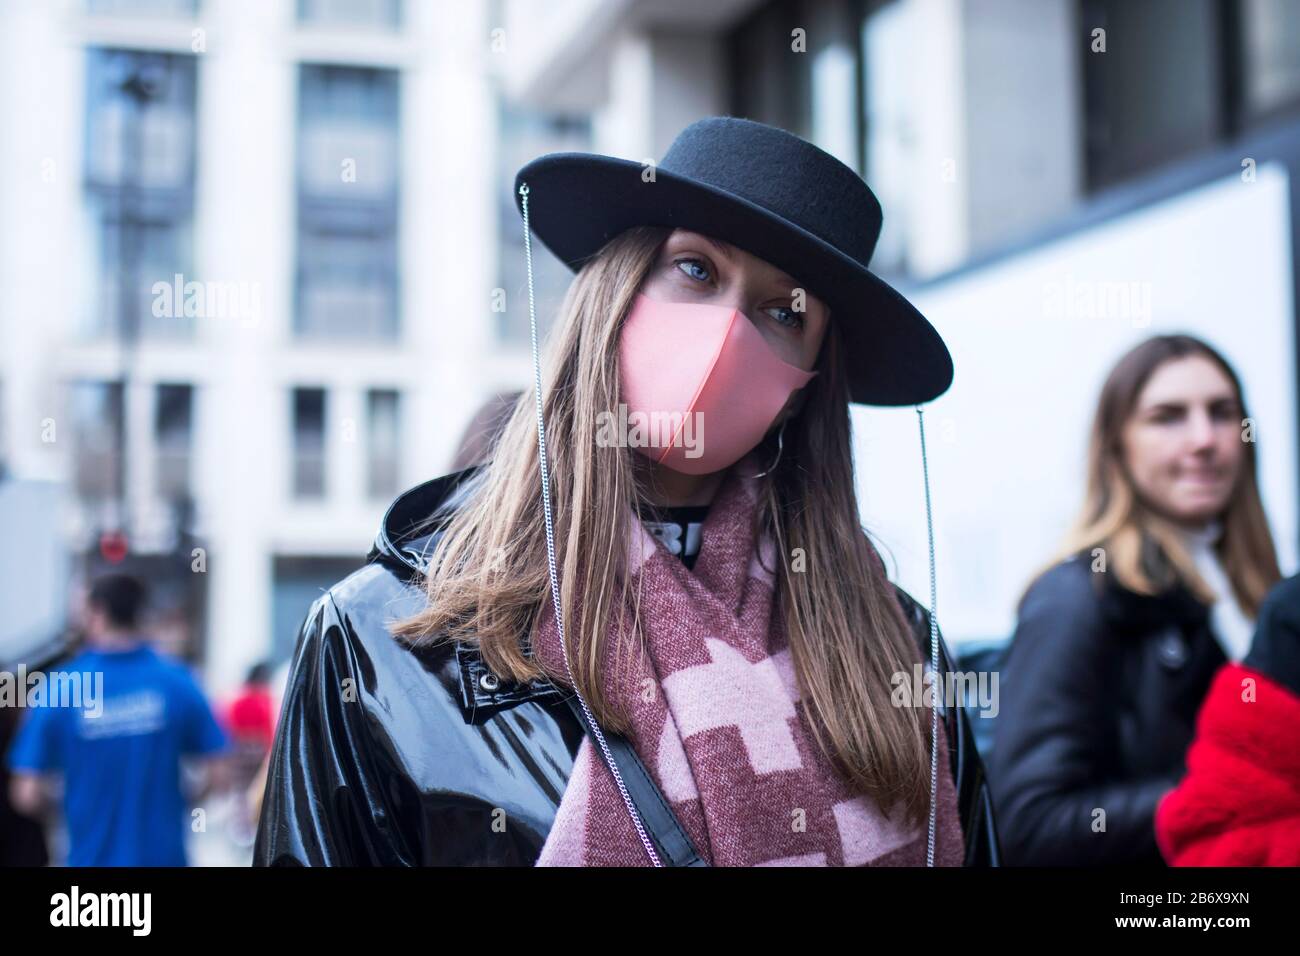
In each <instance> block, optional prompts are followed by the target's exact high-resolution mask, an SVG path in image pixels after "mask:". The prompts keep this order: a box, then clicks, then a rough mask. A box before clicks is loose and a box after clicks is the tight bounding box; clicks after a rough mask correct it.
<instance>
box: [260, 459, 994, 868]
mask: <svg viewBox="0 0 1300 956" xmlns="http://www.w3.org/2000/svg"><path fill="white" fill-rule="evenodd" d="M476 473H477V469H475V468H471V469H466V470H465V471H461V472H457V473H454V474H451V475H447V476H444V477H442V478H436V479H434V480H432V481H429V482H426V483H424V484H422V485H419V486H418V487H416V488H414V489H412V490H410V491H408V492H406V493H405V494H403V495H401V496H400V497H399V498H398V499H397V500H396V501H395V502H394V503H393V505H392V506H391V507H390V508H389V510H388V513H387V514H386V515H385V517H384V521H383V525H382V527H381V528H380V530H379V534H378V536H377V537H376V539H375V543H374V546H373V547H372V548H371V551H370V554H369V556H368V559H367V563H366V565H365V567H363V568H362V569H360V570H358V571H356V572H355V573H353V574H351V575H349V576H348V577H347V578H346V579H344V580H343V581H342V582H340V583H339V584H336V585H335V586H334V587H332V588H331V589H330V590H329V591H328V592H327V593H326V594H324V595H322V596H321V597H320V598H319V599H318V600H317V601H316V602H315V603H314V604H313V605H312V608H311V611H310V612H309V613H308V615H307V619H306V621H305V622H304V624H303V628H302V633H301V635H300V636H299V640H298V646H297V650H296V652H295V655H294V661H293V667H292V670H291V673H290V677H289V682H288V686H287V688H286V691H285V695H284V702H283V706H282V709H281V714H280V720H279V726H278V729H277V731H276V738H275V745H274V748H273V749H272V752H271V757H270V766H269V770H268V773H267V782H266V791H265V795H264V797H263V802H262V814H261V820H260V823H259V826H258V832H257V841H256V844H255V846H254V851H253V862H254V865H255V866H276V865H307V866H321V865H334V866H363V865H364V866H425V865H440V866H447V865H532V864H533V863H534V861H535V860H536V859H537V856H538V855H539V854H540V852H541V848H542V844H543V843H544V842H545V840H546V835H547V833H548V831H549V830H550V828H551V824H552V822H553V821H554V819H555V814H556V810H557V808H558V806H559V803H560V797H561V796H562V795H563V793H564V789H565V785H566V783H567V781H568V777H569V772H570V770H571V769H572V766H573V761H574V757H575V756H576V753H577V749H578V745H579V743H580V742H581V740H582V736H583V731H582V729H581V727H580V726H579V724H578V722H577V719H576V718H575V717H574V715H573V713H572V712H571V711H570V710H569V708H568V706H567V705H566V704H565V703H564V699H563V697H562V696H561V693H560V691H559V690H558V689H557V688H555V687H554V686H552V685H550V684H545V683H534V684H530V685H523V686H521V685H510V684H507V683H504V682H500V681H498V679H497V678H496V677H495V676H494V675H493V674H491V673H490V672H489V671H488V670H487V669H486V667H485V666H484V665H483V662H482V661H481V660H480V659H479V657H478V654H477V653H476V651H475V649H474V648H473V647H472V646H470V645H466V644H455V645H452V644H446V643H444V644H441V645H439V646H437V647H433V648H421V649H416V650H412V649H410V648H408V647H407V646H406V645H404V644H402V643H399V642H398V641H396V640H395V639H394V638H393V637H392V636H391V635H390V633H389V631H388V625H389V623H390V622H392V621H395V620H397V619H400V618H403V617H406V616H408V615H410V614H412V613H415V612H416V611H418V610H420V609H421V608H422V607H423V606H424V602H425V595H424V591H423V588H422V573H423V569H424V567H425V565H426V560H427V556H428V555H430V554H431V553H432V551H433V548H434V546H435V545H436V543H437V540H438V535H439V532H438V531H437V530H436V527H435V528H434V529H433V530H429V528H428V525H427V523H426V519H427V518H428V517H429V516H430V515H432V514H433V513H434V512H435V511H444V512H445V511H450V510H452V509H454V508H455V507H456V506H457V505H458V504H459V503H460V502H461V501H463V500H464V497H465V495H466V492H467V489H468V488H469V487H470V485H471V482H470V481H468V480H467V479H470V478H471V477H472V476H473V475H474V474H476ZM422 525H423V528H424V530H420V527H421V526H422ZM899 599H900V601H901V602H902V603H903V606H904V609H905V610H906V612H907V613H908V615H909V616H910V618H911V621H912V623H913V627H914V629H915V632H916V635H917V640H918V642H919V643H920V644H921V646H922V648H923V649H924V652H925V653H926V654H927V656H928V649H929V636H930V635H929V615H928V614H927V612H926V611H925V610H924V609H922V608H921V607H920V606H918V605H917V604H916V602H915V601H913V600H912V599H911V598H910V597H908V596H907V595H906V594H905V593H904V592H902V591H899ZM941 654H942V657H941V660H940V668H941V669H942V670H945V671H946V670H950V669H951V668H950V665H949V664H948V658H947V648H946V647H942V646H941ZM941 714H942V716H943V720H942V726H943V727H945V728H946V730H947V733H948V740H949V750H950V752H951V758H952V772H953V778H954V782H955V784H956V789H957V794H958V801H959V805H960V814H961V822H962V830H963V832H964V834H965V838H966V863H967V865H998V863H999V857H1000V851H999V848H998V842H997V832H996V827H995V825H994V820H993V807H992V801H991V799H990V796H989V792H988V788H987V785H986V783H985V778H984V768H983V765H982V763H981V761H980V758H979V756H978V754H977V753H976V750H975V743H974V738H973V736H972V733H971V729H970V727H969V725H968V723H967V718H966V716H965V713H964V711H962V710H961V709H960V708H955V709H949V710H947V711H944V710H942V709H941Z"/></svg>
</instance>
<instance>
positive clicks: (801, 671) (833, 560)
mask: <svg viewBox="0 0 1300 956" xmlns="http://www.w3.org/2000/svg"><path fill="white" fill-rule="evenodd" d="M670 231H671V230H670V229H668V228H666V227H648V226H645V227H634V228H632V229H629V230H627V231H626V232H624V233H622V234H620V235H619V236H617V237H616V238H614V239H613V240H611V241H610V242H609V243H607V244H606V246H605V247H604V248H603V249H602V250H601V252H600V253H599V254H598V255H597V256H595V257H594V258H593V259H592V260H591V261H590V262H588V263H587V264H585V265H584V267H583V269H582V270H581V271H580V272H579V274H578V275H577V276H576V277H575V279H574V280H573V282H572V284H571V285H570V287H569V290H568V293H567V295H566V296H565V299H564V303H563V305H562V306H561V314H560V317H559V319H560V321H559V322H558V323H557V327H556V329H555V330H554V331H553V332H552V334H551V336H550V340H549V342H548V346H547V356H546V358H545V360H544V370H545V375H546V379H545V381H544V394H545V408H544V412H545V416H546V423H547V455H548V459H549V464H550V474H551V478H552V484H553V487H552V489H551V495H552V517H553V522H554V529H555V541H556V544H557V555H556V557H557V561H558V564H559V571H560V581H561V598H560V601H561V606H562V611H563V615H564V619H565V622H566V625H567V626H566V628H565V636H566V640H567V641H568V644H569V648H568V650H569V659H570V662H571V664H572V667H573V671H574V674H573V677H574V682H575V683H576V684H577V686H578V689H579V690H580V691H581V692H582V694H583V696H584V697H585V698H586V699H587V701H588V703H589V704H590V705H591V707H592V710H593V712H594V713H595V715H596V718H597V720H598V721H599V722H600V723H601V725H602V726H603V727H606V728H608V729H610V730H613V731H615V732H619V733H626V732H627V730H628V729H629V724H628V721H627V718H626V716H625V715H624V714H621V713H618V712H617V710H616V708H615V707H614V706H613V704H612V703H611V699H610V697H609V695H608V694H607V693H606V687H607V686H608V685H607V684H606V682H605V680H604V679H603V673H602V671H603V667H602V661H603V660H604V657H603V653H602V651H603V643H604V641H605V639H606V633H607V630H606V626H605V622H606V621H608V620H610V619H611V616H612V615H614V614H615V613H619V614H620V615H622V609H623V608H625V607H629V606H630V607H631V608H632V617H631V621H630V622H629V623H630V625H631V626H632V628H633V629H634V632H635V633H636V634H637V635H638V636H639V639H640V640H644V635H643V634H642V633H641V629H640V626H639V614H638V613H637V612H639V608H640V601H639V595H636V596H632V595H630V593H629V585H628V583H627V575H626V574H624V570H625V568H624V561H625V554H626V547H625V546H623V545H622V544H621V543H622V542H625V541H627V540H628V537H627V535H628V534H629V533H630V531H631V527H630V522H631V521H632V520H635V518H634V515H640V514H642V513H643V511H642V507H643V506H642V504H641V502H642V500H643V499H642V497H641V496H642V493H643V489H642V488H641V487H640V486H639V479H638V476H637V472H636V470H635V469H634V466H633V463H632V459H631V456H632V455H633V454H635V452H633V451H632V450H631V449H626V448H608V447H605V448H597V443H596V442H595V440H594V437H593V436H595V435H596V434H597V425H598V421H599V419H598V417H597V416H598V415H599V414H600V413H601V412H602V411H606V412H612V411H614V410H615V409H616V408H617V404H618V400H619V398H618V397H619V370H618V362H617V356H618V348H617V344H618V337H619V332H620V330H621V328H622V323H623V321H624V319H625V317H626V315H627V312H628V310H629V308H630V307H631V304H632V302H633V299H634V297H635V294H636V292H637V291H638V289H639V287H640V285H641V282H642V280H643V279H644V278H645V276H646V274H647V272H648V271H649V269H650V268H651V266H652V265H653V263H654V261H655V259H656V256H657V255H658V250H659V248H660V246H661V245H662V243H663V241H664V240H665V239H666V238H667V236H668V234H669V232H670ZM841 348H842V347H841V345H840V342H839V338H838V334H837V332H836V327H835V322H834V321H832V322H831V323H830V324H829V326H828V330H827V337H826V339H825V341H824V343H823V347H822V349H821V352H820V354H819V356H818V361H817V366H816V368H817V369H818V371H819V372H820V373H821V374H819V375H817V377H816V378H815V379H814V380H813V382H812V383H811V384H810V385H809V386H808V387H807V396H806V401H805V404H804V406H803V408H802V409H801V411H800V412H799V414H798V415H797V416H795V417H794V418H791V419H790V420H789V421H788V422H787V425H786V428H785V434H784V449H783V451H782V453H781V458H780V462H779V467H778V468H777V469H775V470H774V471H773V472H772V473H771V474H770V475H769V476H768V477H767V478H766V479H765V480H764V484H765V491H764V493H763V495H762V499H761V502H760V508H759V518H758V520H759V521H760V527H761V528H766V529H767V530H768V531H769V532H770V533H771V534H772V535H773V536H774V541H775V543H776V545H777V547H776V551H777V553H778V554H779V555H780V556H781V561H780V566H779V567H778V569H777V579H778V595H779V596H780V599H781V601H782V607H783V608H784V613H785V616H786V625H787V632H788V634H789V636H790V648H791V654H792V658H793V661H794V665H795V670H796V673H797V675H798V680H799V686H800V690H801V700H800V706H801V707H803V708H804V713H805V715H806V716H807V718H808V721H809V724H810V725H811V727H812V728H813V732H814V735H815V737H816V739H817V741H818V745H819V746H820V747H821V748H822V750H823V752H825V753H826V754H827V756H828V758H830V759H831V760H832V761H833V762H834V764H835V765H836V766H837V767H838V768H839V770H840V771H841V772H842V773H843V774H844V775H845V778H846V780H847V781H848V783H849V785H850V786H852V787H853V788H854V789H855V790H856V791H857V792H860V793H864V794H869V795H871V796H872V797H874V798H875V799H876V801H877V802H878V803H879V805H880V806H881V807H882V808H884V810H885V811H886V812H888V811H890V809H891V808H893V807H894V806H896V805H901V806H903V807H904V811H903V812H904V815H905V816H907V817H909V818H910V819H914V820H918V821H919V820H922V819H924V817H925V815H926V814H927V813H928V810H929V773H928V770H929V735H928V726H929V718H928V710H926V709H925V708H924V707H898V706H894V705H893V704H892V703H891V678H892V677H893V675H896V674H899V673H905V674H907V675H909V677H910V675H911V673H912V666H913V664H915V663H916V662H918V661H920V660H921V655H920V651H919V649H918V646H917V644H916V643H915V641H914V640H913V638H912V636H911V634H910V628H909V625H908V624H907V622H906V621H905V620H904V617H903V614H902V610H901V608H900V606H899V604H898V601H897V598H896V595H895V593H894V591H893V586H892V585H891V584H890V583H889V581H888V579H887V577H886V575H885V571H884V565H883V562H881V561H880V559H879V557H878V555H877V553H876V551H875V549H874V547H873V546H872V545H871V543H870V542H869V541H868V539H867V537H866V534H865V533H864V531H863V528H862V526H861V525H860V524H859V521H858V508H857V500H856V495H855V491H854V481H853V462H852V456H851V445H850V425H849V409H848V386H847V380H846V378H845V375H844V372H843V369H842V366H841V361H842V360H841V355H840V352H841ZM535 401H536V399H535V398H534V396H533V394H532V391H531V389H530V390H529V391H528V392H526V393H525V394H524V395H523V396H521V397H520V399H519V400H518V402H517V404H516V406H515V409H514V413H513V414H512V415H511V417H510V419H509V421H508V422H507V424H506V426H505V428H504V430H503V432H502V435H501V437H500V440H499V442H498V444H497V446H496V448H497V453H496V454H495V456H494V457H493V459H492V460H491V461H490V463H489V464H488V465H487V466H485V473H484V474H483V476H482V483H481V485H479V486H478V488H477V490H476V491H475V492H473V494H472V499H471V500H470V501H469V502H467V504H466V505H465V506H464V507H462V508H461V509H460V510H458V512H457V513H456V514H455V515H454V516H453V517H451V518H450V520H449V522H448V524H447V526H446V528H445V531H444V535H443V537H442V539H441V541H440V542H439V545H438V547H437V548H436V549H435V552H434V555H433V559H432V562H431V566H430V570H429V573H428V575H427V591H428V596H429V603H428V607H427V609H426V610H424V611H423V612H422V613H420V614H418V615H416V616H415V617H412V618H410V619H408V620H405V621H402V622H399V623H398V624H397V625H396V626H395V628H394V633H395V634H396V635H397V636H399V637H401V638H403V639H405V640H408V641H411V642H413V643H421V642H434V641H444V640H459V641H473V642H477V643H478V645H479V646H480V650H481V654H482V657H483V660H484V662H485V664H486V665H487V666H488V667H489V668H490V669H491V670H492V671H493V672H495V673H496V674H497V675H498V676H500V677H502V678H505V679H509V680H514V681H528V680H533V679H537V678H542V677H544V678H546V679H550V680H553V681H555V682H556V683H559V684H561V685H565V686H567V685H568V683H569V681H568V678H567V676H566V675H564V674H550V673H544V668H543V667H542V666H541V664H540V662H539V661H538V659H537V658H536V657H535V656H532V657H530V656H528V655H526V654H525V651H524V649H523V647H522V646H521V639H522V638H523V637H524V636H525V635H528V634H531V633H532V629H533V627H534V624H535V617H536V614H537V613H538V611H539V608H540V607H541V605H542V601H543V598H544V596H545V595H546V594H547V593H548V592H549V579H548V573H547V557H546V538H545V525H544V520H543V515H542V508H541V505H540V493H539V489H538V475H539V469H538V458H537V430H536V424H537V423H536V417H535ZM771 439H772V436H771V435H770V434H769V436H768V438H767V439H765V441H764V443H763V444H762V446H761V450H760V454H761V455H764V456H765V457H764V459H763V460H764V461H771V460H772V459H773V458H774V457H775V452H776V447H775V444H774V443H773V442H772V440H771ZM793 549H803V554H802V555H801V557H802V558H803V560H804V561H805V562H806V569H807V570H806V571H803V572H802V573H800V572H799V571H796V572H791V569H790V558H791V553H792V550H793ZM580 559H582V560H580ZM578 596H580V598H581V600H580V602H578V601H576V600H575V598H577V597H578ZM630 598H631V600H629V599H630ZM575 615H577V616H576V617H575ZM621 619H623V620H627V619H626V618H621ZM619 650H620V653H621V651H622V648H620V649H619Z"/></svg>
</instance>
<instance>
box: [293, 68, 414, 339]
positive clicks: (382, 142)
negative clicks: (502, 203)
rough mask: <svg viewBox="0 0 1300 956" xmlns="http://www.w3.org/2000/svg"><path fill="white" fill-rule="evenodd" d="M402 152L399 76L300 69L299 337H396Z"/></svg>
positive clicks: (352, 70)
mask: <svg viewBox="0 0 1300 956" xmlns="http://www.w3.org/2000/svg"><path fill="white" fill-rule="evenodd" d="M398 146H399V135H398V76H397V74H396V73H394V72H392V71H390V70H375V69H361V68H356V67H342V66H320V65H305V66H303V67H302V68H301V72H300V74H299V113H298V273H297V299H298V301H297V309H296V318H295V331H296V333H297V334H298V335H299V336H301V337H304V338H326V339H354V340H355V339H380V340H385V339H393V338H395V337H396V336H397V331H398V273H397V258H398V256H397V209H398V196H399V182H398V179H399V175H398V170H399V164H398Z"/></svg>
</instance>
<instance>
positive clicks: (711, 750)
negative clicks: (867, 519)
mask: <svg viewBox="0 0 1300 956" xmlns="http://www.w3.org/2000/svg"><path fill="white" fill-rule="evenodd" d="M761 467H762V466H761V465H760V464H758V463H757V462H756V461H755V460H754V459H753V458H752V457H748V458H746V459H744V460H742V461H741V462H739V463H737V465H736V466H735V467H733V468H732V469H731V470H730V473H729V474H728V476H727V478H726V479H725V481H724V483H723V485H722V487H721V488H720V489H719V491H718V494H717V497H716V498H715V500H714V502H713V504H712V506H711V508H710V511H709V514H708V516H707V517H706V519H705V523H704V534H703V543H702V545H701V549H700V554H699V557H698V558H697V559H696V563H695V567H694V569H693V570H688V569H687V568H686V566H685V565H684V564H683V563H682V561H681V559H680V558H677V557H674V556H673V555H671V554H669V553H668V551H667V549H666V548H665V547H664V546H663V544H662V543H661V542H660V541H658V540H657V539H656V538H654V537H653V536H651V535H650V534H649V532H647V531H646V530H645V528H644V527H643V526H642V525H641V524H640V523H637V522H633V526H634V528H635V531H636V535H635V538H634V541H633V542H632V545H631V547H630V549H629V550H630V553H629V561H628V567H629V574H630V575H632V581H631V584H632V588H633V590H634V591H635V588H636V586H637V583H638V581H637V576H639V577H640V578H641V579H642V580H641V581H640V584H641V586H642V604H641V613H642V620H643V622H644V628H645V635H646V641H645V644H646V649H647V650H648V654H647V653H645V652H644V651H641V650H640V648H639V646H638V647H635V648H634V649H633V651H632V658H633V659H632V666H630V667H628V668H627V669H626V671H625V673H624V675H623V678H622V680H619V681H617V684H616V686H615V687H614V688H612V696H614V697H615V698H616V699H617V700H618V701H619V702H620V704H621V705H622V706H623V708H624V709H625V712H627V713H629V714H631V718H632V734H631V739H632V743H633V746H634V747H635V748H636V751H637V754H638V755H639V756H640V757H641V760H642V762H643V763H644V764H645V765H646V768H647V770H648V771H649V772H650V775H651V776H652V777H653V778H654V780H655V782H656V783H657V784H658V785H659V788H660V789H661V790H662V792H663V794H664V796H665V798H666V799H667V800H668V801H669V803H670V804H671V805H672V808H673V811H674V812H675V813H676V814H677V818H678V819H679V820H680V821H681V823H682V826H683V827H684V828H685V829H686V832H687V833H688V834H689V835H690V837H691V840H692V841H693V842H694V844H695V848H696V850H697V851H698V852H699V854H700V856H701V857H703V858H704V859H705V860H707V861H708V862H709V863H710V864H711V865H713V866H924V865H925V855H926V839H927V833H926V826H925V825H924V824H921V825H919V826H916V825H907V824H906V823H905V821H904V819H903V815H902V811H901V808H899V809H896V810H895V812H892V813H891V814H890V816H889V817H886V816H885V814H883V813H882V812H881V809H880V807H879V806H878V805H877V804H876V803H875V802H874V801H873V800H871V799H870V798H867V797H863V796H855V795H853V794H852V793H851V792H850V791H849V790H848V788H847V787H846V786H845V784H844V782H843V779H842V777H841V775H840V774H839V773H838V772H837V771H836V770H835V769H834V767H833V766H832V765H831V764H830V762H829V761H828V760H827V759H826V758H825V756H824V755H823V754H822V752H821V749H820V748H819V747H818V746H817V743H816V740H815V738H814V737H813V736H812V731H811V730H810V728H809V727H808V724H807V722H806V718H805V716H804V714H803V713H802V711H801V710H800V709H799V708H798V707H797V706H796V704H797V702H798V700H799V688H798V683H797V681H796V679H795V672H794V666H793V663H792V661H791V657H790V649H789V646H788V643H787V640H786V634H785V627H784V621H783V618H782V614H781V613H780V607H779V605H780V601H776V600H774V599H773V594H774V590H775V588H774V584H775V577H774V571H773V569H774V568H775V567H776V562H775V553H774V546H773V544H772V542H771V541H770V540H763V541H762V542H761V543H759V544H758V545H757V546H756V544H755V538H756V534H755V514H756V511H757V503H758V483H757V480H755V479H752V478H749V477H746V476H748V475H751V474H753V473H754V472H756V471H758V470H759V469H760V468H761ZM742 472H743V475H742ZM760 554H761V555H762V560H760V559H759V555H760ZM610 637H611V640H610V641H609V643H608V650H607V657H606V660H607V666H608V669H607V671H606V673H607V674H608V675H610V678H609V679H611V680H614V679H615V675H616V671H615V666H614V656H613V652H614V647H615V645H616V644H617V643H618V641H619V640H620V637H619V635H617V634H611V635H610ZM534 647H535V648H536V649H537V653H538V654H539V655H541V657H542V659H543V661H545V662H546V663H547V664H548V665H549V666H550V667H552V668H553V669H554V671H555V672H556V673H560V674H563V673H564V660H563V656H562V652H561V649H560V641H559V634H558V632H557V630H556V628H555V619H554V615H553V613H552V610H551V604H550V602H549V601H547V602H546V603H545V604H544V606H543V608H542V614H541V615H540V618H539V624H538V629H537V633H536V634H535V635H534ZM916 659H917V660H918V661H919V660H921V655H920V651H919V649H918V652H917V656H916ZM925 724H926V726H928V724H929V722H928V718H927V720H926V721H925ZM944 738H945V735H944V734H943V733H942V731H941V732H940V734H939V741H940V743H939V746H940V751H939V791H938V814H937V820H936V834H935V862H936V864H939V865H945V866H960V865H961V863H962V860H963V856H964V852H963V841H962V832H961V824H960V821H959V817H958V811H957V797H956V792H955V790H954V788H953V783H952V777H951V774H950V772H949V767H948V756H947V746H946V741H945V739H944ZM649 864H650V860H649V857H648V856H647V854H646V852H645V849H644V847H643V846H642V844H641V840H640V838H639V837H638V835H637V832H636V829H635V827H634V826H633V825H632V821H631V818H630V817H629V815H628V812H627V808H626V806H625V805H624V803H623V800H622V797H621V796H620V794H619V792H618V788H617V786H616V785H615V783H614V778H613V776H612V775H611V774H610V772H609V768H608V767H606V766H605V764H604V761H603V760H602V759H601V756H600V753H599V750H598V749H597V748H596V746H595V745H594V743H593V741H592V739H591V738H590V737H584V738H583V740H582V743H581V745H580V746H579V749H578V753H577V757H576V761H575V763H574V767H573V771H572V773H571V776H570V778H569V783H568V786H567V788H566V790H565V792H564V796H563V798H562V799H561V801H560V806H559V809H558V812H557V814H556V818H555V822H554V824H553V826H552V828H551V831H550V833H549V834H548V836H547V839H546V843H545V845H544V846H543V847H542V851H541V855H540V857H539V858H538V860H537V865H538V866H644V865H649Z"/></svg>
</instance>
